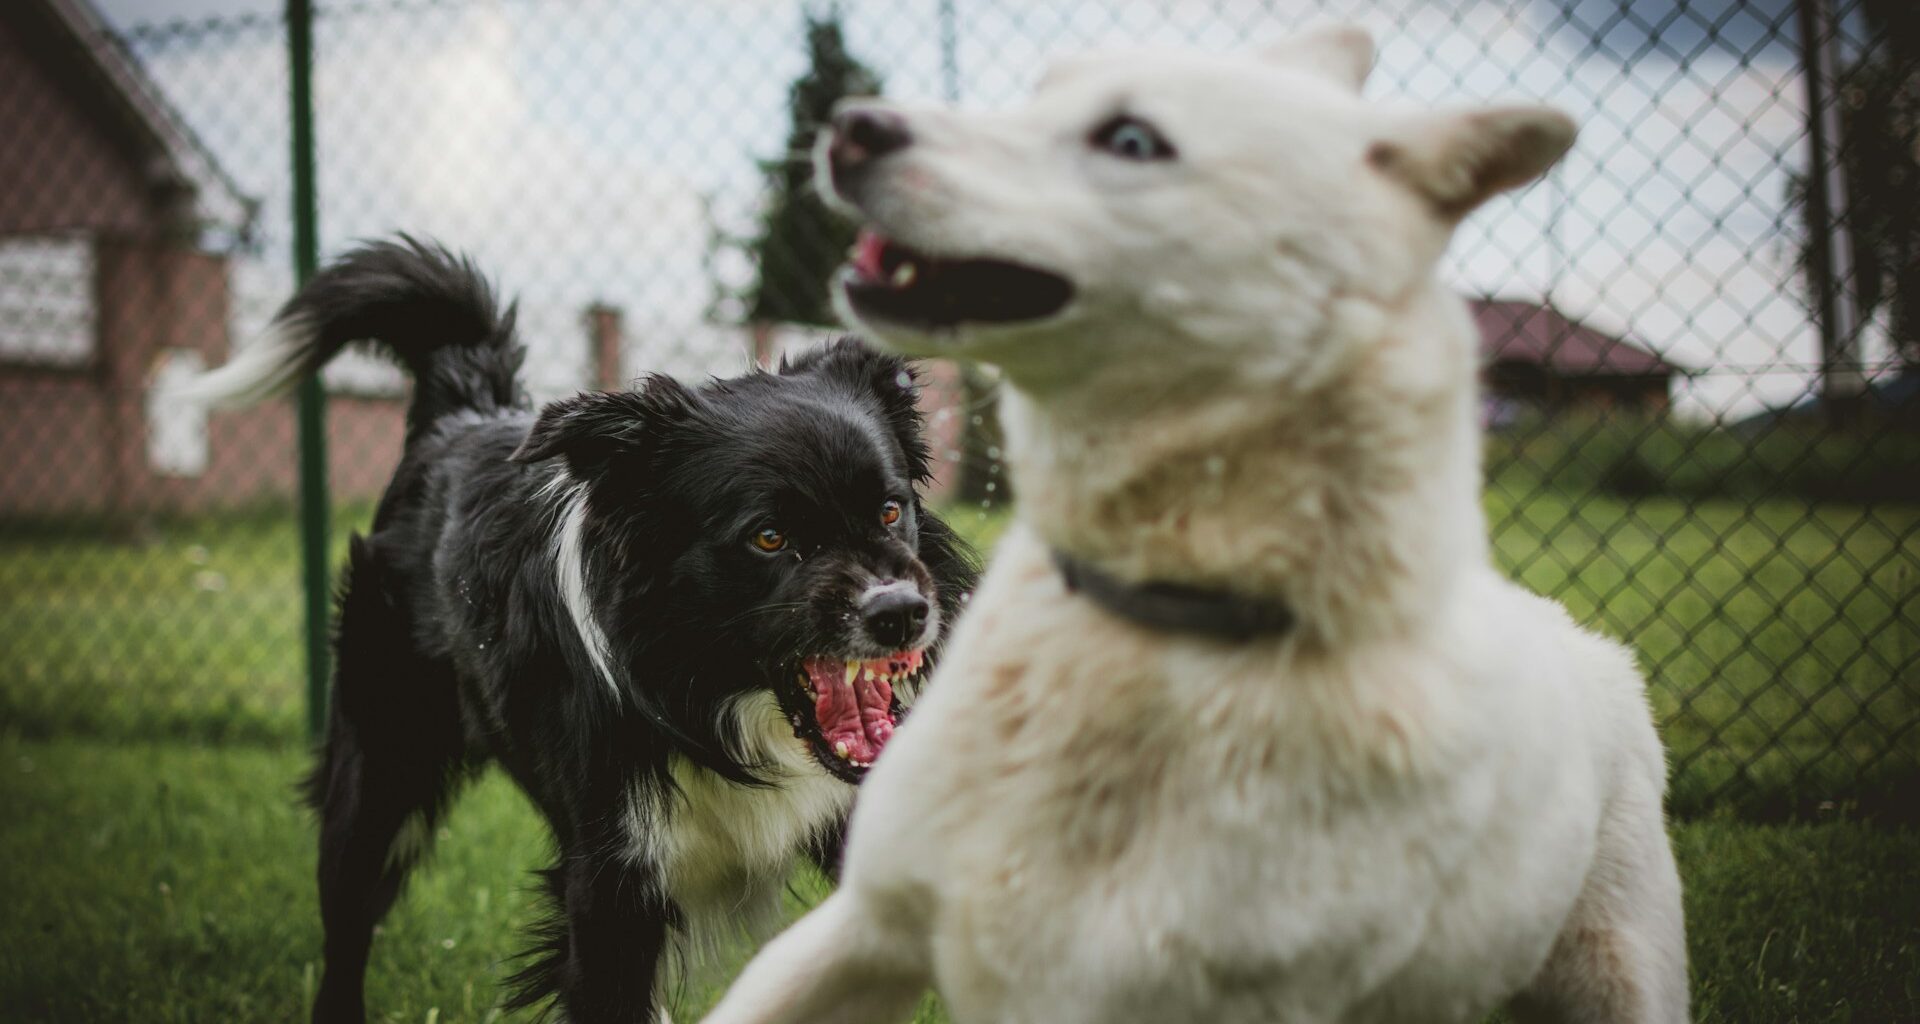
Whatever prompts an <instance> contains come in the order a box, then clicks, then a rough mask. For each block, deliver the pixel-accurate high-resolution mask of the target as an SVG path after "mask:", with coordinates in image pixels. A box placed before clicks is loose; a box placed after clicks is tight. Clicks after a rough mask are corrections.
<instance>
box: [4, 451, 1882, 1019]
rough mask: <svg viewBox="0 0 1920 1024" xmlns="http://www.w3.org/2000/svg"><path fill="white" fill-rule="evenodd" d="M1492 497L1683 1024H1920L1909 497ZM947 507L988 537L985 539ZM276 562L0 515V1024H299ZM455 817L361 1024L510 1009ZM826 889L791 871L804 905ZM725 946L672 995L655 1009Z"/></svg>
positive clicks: (389, 950) (251, 539)
mask: <svg viewBox="0 0 1920 1024" xmlns="http://www.w3.org/2000/svg"><path fill="white" fill-rule="evenodd" d="M1487 507H1488V513H1489V516H1490V519H1491V521H1492V522H1493V524H1494V526H1495V551H1496V556H1497V557H1498V559H1499V561H1500V562H1501V564H1502V565H1503V566H1504V567H1505V568H1507V569H1508V570H1509V571H1511V572H1512V573H1514V574H1515V575H1516V576H1517V577H1518V578H1520V579H1522V580H1523V581H1525V582H1526V583H1527V584H1528V585H1530V586H1533V587H1535V588H1536V589H1541V590H1544V591H1548V592H1552V593H1556V594H1558V595H1559V596H1561V597H1562V598H1563V599H1564V600H1566V601H1567V603H1568V605H1569V606H1570V607H1571V608H1572V610H1573V612H1574V614H1575V615H1576V616H1577V617H1579V618H1580V619H1581V620H1582V621H1585V622H1589V623H1592V624H1595V625H1597V626H1599V627H1600V628H1603V629H1605V630H1607V631H1609V632H1612V633H1614V634H1616V635H1621V636H1625V637H1628V638H1630V639H1631V640H1632V642H1633V643H1634V645H1635V647H1636V648H1637V649H1638V650H1639V652H1640V654H1641V659H1642V663H1643V664H1644V665H1646V666H1647V668H1648V670H1649V674H1650V677H1651V679H1652V690H1653V700H1654V704H1655V707H1656V710H1657V712H1658V714H1659V716H1660V718H1661V722H1662V728H1663V732H1664V734H1665V737H1666V740H1667V743H1668V745H1669V748H1670V749H1671V751H1672V754H1673V762H1674V768H1675V772H1674V801H1673V806H1674V809H1675V811H1676V812H1677V814H1678V816H1679V819H1680V820H1679V822H1678V824H1676V826H1675V828H1674V832H1673V834H1674V841H1675V846H1676V849H1677V851H1678V853H1679V856H1680V860H1681V868H1682V872H1683V874H1684V875H1685V879H1686V884H1687V906H1688V917H1689V925H1690V927H1689V936H1690V942H1691V946H1692V966H1693V973H1694V992H1695V999H1696V1013H1697V1015H1698V1017H1699V1019H1701V1020H1704V1021H1761V1020H1767V1021H1771V1020H1799V1021H1896V1020H1913V1021H1920V872H1916V871H1915V870H1914V866H1915V864H1916V863H1920V823H1917V822H1920V816H1917V815H1915V813H1914V812H1913V811H1912V809H1911V808H1910V807H1909V806H1908V805H1909V804H1914V803H1916V802H1915V801H1913V800H1912V794H1913V792H1915V791H1916V786H1920V749H1916V746H1917V745H1920V735H1916V734H1917V733H1920V728H1917V726H1920V693H1917V692H1916V691H1920V687H1916V685H1915V682H1914V680H1915V678H1916V671H1920V664H1917V663H1916V657H1920V632H1917V631H1920V626H1917V625H1916V619H1920V615H1917V614H1916V600H1917V598H1920V590H1917V589H1916V580H1917V579H1920V509H1916V508H1914V507H1912V506H1897V505H1896V506H1878V507H1873V508H1870V509H1869V508H1862V507H1859V506H1851V505H1844V504H1827V505H1809V504H1806V503H1802V502H1796V501H1791V500H1773V499H1769V500H1761V501H1753V500H1737V499H1717V500H1700V501H1695V502H1693V503H1691V504H1689V503H1687V502H1684V501H1681V500H1678V499H1673V498H1662V497H1650V498H1641V499H1637V500H1625V499H1622V498H1618V497H1610V496H1605V495H1601V494H1598V493H1597V492H1591V491H1589V492H1586V493H1583V494H1579V495H1571V494H1567V493H1562V492H1560V491H1558V490H1555V489H1551V488H1543V486H1542V481H1541V479H1540V478H1538V477H1536V476H1531V475H1529V474H1527V473H1526V472H1523V471H1522V470H1521V469H1519V468H1512V467H1510V468H1508V469H1507V470H1506V471H1503V472H1501V473H1500V474H1498V475H1496V477H1495V478H1494V480H1493V481H1492V484H1491V486H1490V487H1489V490H1488V498H1487ZM365 515H366V510H365V509H364V508H360V509H350V510H344V511H343V512H342V513H341V515H340V516H339V517H337V519H336V522H337V523H352V522H362V521H364V519H365ZM953 515H954V519H955V522H956V523H957V525H959V526H960V527H961V529H962V530H964V531H965V532H967V533H968V534H969V535H970V536H972V537H974V538H975V539H976V540H977V541H978V542H979V543H981V544H982V545H983V546H986V545H988V544H990V543H991V541H992V539H993V538H994V537H996V536H997V535H998V532H999V531H1000V530H1001V529H1002V528H1003V527H1004V525H1005V519H1004V517H1003V516H1001V515H998V514H995V515H982V514H980V513H979V512H977V511H975V510H972V509H966V510H960V511H958V512H956V513H954V514H953ZM344 532H345V530H344V527H342V528H340V529H339V533H340V534H341V535H343V534H344ZM343 544H344V541H343V536H339V535H337V536H336V537H335V548H336V551H337V550H338V549H339V548H341V547H342V546H343ZM295 550H296V548H295V543H294V537H293V533H292V528H291V526H290V525H289V517H288V516H286V515H285V514H284V513H283V514H279V515H274V514H265V513H257V514H250V515H237V516H230V517H225V518H216V519H202V520H195V521H190V522H179V523H170V524H169V523H162V524H157V525H153V526H151V527H149V528H148V529H146V530H145V531H143V532H142V533H141V534H140V535H139V536H138V537H137V538H133V539H128V538H124V537H123V538H119V539H113V540H109V539H103V538H102V536H101V535H100V534H99V533H98V532H97V531H89V530H86V529H83V528H79V527H71V526H60V525H52V526H48V525H42V526H39V527H36V528H33V529H31V530H28V529H22V528H19V527H15V526H9V527H6V528H5V529H4V530H0V869H4V870H5V871H6V873H7V876H8V878H9V880H10V881H11V882H12V883H13V889H12V892H11V893H10V894H9V898H8V899H7V900H6V901H5V904H4V907H3V908H0V1020H59V1021H66V1020H78V1021H89V1020H98V1021H117V1020H127V1019H137V1020H153V1021H173V1020H179V1021H202V1020H245V1021H276V1020H297V1019H302V1018H303V1016H304V1013H305V1007H306V1004H307V1002H308V999H309V997H310V994H311V992H312V988H313V985H314V981H315V971H316V970H317V963H316V961H315V956H316V954H317V951H318V948H319V926H318V915H317V912H316V909H315V905H314V895H313V884H312V874H313V837H312V828H311V823H310V821H309V820H308V819H307V815H306V814H305V812H303V811H302V810H300V809H299V808H298V807H297V806H296V804H295V802H294V798H293V785H294V780H295V778H296V777H297V776H298V775H299V773H300V771H301V768H302V765H303V762H304V754H303V753H302V747H303V743H302V733H301V729H302V722H303V721H304V709H303V704H302V694H303V692H304V686H303V684H302V681H301V676H300V652H301V647H300V634H299V615H300V607H301V605H300V595H299V592H298V589H297V580H298V571H297V565H296V563H295V560H294V551H295ZM1901 797H1904V798H1905V800H1904V802H1902V800H1901V799H1900V798H1901ZM442 833H443V836H442V838H443V842H442V843H441V844H440V850H439V852H438V854H437V856H436V858H435V860H434V862H433V863H432V864H431V865H430V867H429V868H428V869H427V870H426V871H424V872H422V873H421V875H420V876H419V878H418V880H417V884H416V885H415V886H414V888H413V891H412V892H411V893H410V895H409V897H408V899H407V900H406V901H404V902H403V904H402V906H401V908H400V910H399V911H398V912H396V914H395V915H394V916H393V918H392V919H391V920H390V921H389V922H388V924H387V926H386V927H385V929H384V931H383V934H382V935H381V938H380V939H379V943H378V945H377V947H376V952H375V964H374V968H373V971H372V974H371V976H370V984H369V990H368V991H369V996H370V1000H371V1003H372V1005H373V1006H374V1007H375V1009H376V1015H375V1016H376V1019H383V1020H393V1021H421V1022H436V1021H444V1022H452V1021H470V1020H471V1021H485V1020H492V1019H497V1018H498V1017H499V1014H498V1012H497V1011H496V1010H495V1009H494V1004H495V1002H496V1001H497V999H498V997H499V992H498V991H497V985H498V984H499V982H500V979H501V978H503V977H504V976H505V975H506V974H507V973H509V972H510V971H511V964H510V962H509V961H510V958H511V956H512V954H513V953H515V952H516V951H517V950H518V949H519V948H520V941H521V940H520V938H519V935H520V930H521V928H522V927H523V926H524V925H525V924H526V923H527V921H528V920H529V918H530V916H531V914H532V912H533V907H532V903H531V899H530V896H529V875H528V872H529V871H530V870H532V869H533V868H535V867H538V866H541V864H542V863H543V860H544V858H545V857H546V855H547V851H546V840H545V837H544V836H543V834H542V831H541V828H540V826H539V824H538V822H537V821H536V820H535V818H534V816H533V815H532V813H531V812H530V811H529V809H528V808H527V806H526V804H525V802H524V801H523V800H522V799H521V798H520V797H519V795H518V794H517V793H515V792H514V791H513V790H512V788H511V787H510V786H508V785H507V784H506V783H505V782H503V781H502V780H501V779H500V778H498V777H491V778H488V779H487V780H485V781H483V782H482V783H481V784H480V785H479V786H477V787H476V788H475V790H474V791H473V792H472V793H470V794H469V795H468V797H467V799H466V800H465V801H464V802H463V803H462V804H461V805H460V806H459V808H458V809H457V811H456V813H455V814H454V815H453V816H452V817H451V818H450V820H449V821H448V822H447V824H446V826H445V828H444V829H443V830H442ZM823 891H824V886H823V883H822V882H821V880H820V879H818V878H817V877H814V876H812V875H805V876H802V877H797V878H796V879H795V881H794V886H793V892H794V896H793V900H792V908H791V909H792V910H793V911H794V912H795V913H797V912H798V911H799V910H800V909H801V908H802V907H803V906H804V905H805V904H806V903H807V902H809V901H811V900H814V899H817V898H818V897H819V896H820V894H821V893H822V892H823ZM746 953H747V950H746V947H745V945H744V943H743V944H742V945H741V948H739V949H737V950H736V951H735V953H734V956H733V958H732V959H731V961H729V962H723V963H719V964H715V965H713V966H712V967H711V968H710V969H709V970H708V971H707V972H705V973H703V974H701V975H700V976H697V977H693V978H688V979H685V981H684V982H683V983H682V984H681V985H680V986H679V987H678V989H677V990H676V992H675V998H674V1005H675V1017H676V1019H678V1020H682V1021H688V1020H691V1019H695V1018H697V1017H698V1016H699V1014H700V1012H701V1011H702V1010H703V1009H704V1008H706V1007H707V1006H708V1005H710V1004H711V1002H712V1000H713V999H715V998H717V996H718V993H719V992H720V990H721V988H722V987H723V985H724V983H725V980H726V979H727V978H729V977H731V975H732V973H733V971H734V970H735V969H736V968H737V965H738V962H739V960H740V959H741V958H743V957H744V956H745V955H746ZM920 1016H921V1018H922V1020H926V1021H937V1020H943V1019H944V1017H943V1015H942V1014H941V1013H940V1010H939V1007H938V1006H937V1004H935V1003H933V1002H931V1001H930V1002H929V1003H928V1004H927V1005H926V1006H924V1007H923V1008H922V1012H921V1015H920Z"/></svg>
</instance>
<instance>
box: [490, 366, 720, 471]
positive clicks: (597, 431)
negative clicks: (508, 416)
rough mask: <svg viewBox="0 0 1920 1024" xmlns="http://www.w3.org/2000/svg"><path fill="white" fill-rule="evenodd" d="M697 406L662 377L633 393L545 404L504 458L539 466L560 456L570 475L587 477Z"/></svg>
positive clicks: (681, 387)
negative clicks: (563, 459) (530, 426)
mask: <svg viewBox="0 0 1920 1024" xmlns="http://www.w3.org/2000/svg"><path fill="white" fill-rule="evenodd" d="M697 401H699V399H697V398H696V397H695V396H694V394H693V392H691V391H689V390H687V387H686V385H684V384H681V383H680V382H679V381H677V380H674V379H673V378H672V377H668V376H666V375H664V374H655V375H653V376H651V377H648V378H647V379H646V381H645V383H643V384H642V385H641V387H640V389H639V390H637V391H584V392H581V393H580V394H577V395H575V396H573V397H572V398H562V399H560V400H559V401H556V402H549V403H547V406H546V408H544V409H541V410H540V418H539V419H537V420H535V421H534V424H533V427H532V429H530V430H528V431H527V437H526V440H524V441H521V442H520V447H519V448H517V449H515V450H514V453H513V454H512V455H510V456H508V458H509V459H511V460H512V461H514V462H539V461H541V460H543V459H550V458H553V457H554V456H556V455H562V456H565V457H566V460H567V465H568V467H569V468H571V469H572V470H573V471H574V472H575V473H576V474H580V475H592V474H593V473H596V472H598V471H599V470H601V469H603V468H605V466H606V465H607V463H608V462H609V461H611V460H612V459H613V458H614V457H615V456H618V455H621V454H628V453H638V452H640V451H643V450H644V449H645V448H647V447H648V446H650V445H651V444H652V442H653V441H655V440H656V439H657V438H658V435H659V433H660V431H661V430H663V429H664V428H666V427H667V426H669V425H670V424H672V423H674V422H677V421H678V420H680V419H681V418H683V417H684V416H685V415H686V414H687V413H688V412H689V411H690V410H691V409H692V408H693V406H694V403H696V402H697Z"/></svg>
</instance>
